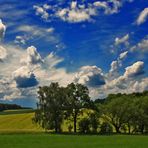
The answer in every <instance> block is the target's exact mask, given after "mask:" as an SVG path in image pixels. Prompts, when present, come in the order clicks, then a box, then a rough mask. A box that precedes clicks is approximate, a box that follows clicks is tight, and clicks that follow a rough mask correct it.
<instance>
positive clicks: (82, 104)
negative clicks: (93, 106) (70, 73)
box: [66, 83, 91, 132]
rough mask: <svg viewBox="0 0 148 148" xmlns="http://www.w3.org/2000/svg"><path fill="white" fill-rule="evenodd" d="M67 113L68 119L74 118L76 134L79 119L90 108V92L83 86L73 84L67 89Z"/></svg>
mask: <svg viewBox="0 0 148 148" xmlns="http://www.w3.org/2000/svg"><path fill="white" fill-rule="evenodd" d="M66 95H67V101H68V106H67V112H66V118H69V117H72V120H73V125H74V132H76V131H77V118H78V116H79V115H80V114H82V112H83V109H84V108H89V105H90V102H91V101H90V97H89V90H88V88H87V87H86V86H83V85H82V84H74V83H71V84H69V85H68V86H67V88H66Z"/></svg>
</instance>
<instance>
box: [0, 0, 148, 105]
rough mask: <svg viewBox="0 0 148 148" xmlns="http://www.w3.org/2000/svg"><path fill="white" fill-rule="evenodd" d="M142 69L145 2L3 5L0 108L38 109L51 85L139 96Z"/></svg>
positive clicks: (147, 46)
mask: <svg viewBox="0 0 148 148" xmlns="http://www.w3.org/2000/svg"><path fill="white" fill-rule="evenodd" d="M147 63H148V1H147V0H24V1H20V0H0V102H1V103H16V104H19V105H22V106H28V107H35V106H36V102H37V90H38V87H39V86H44V85H50V83H51V82H58V83H59V84H60V86H64V87H66V86H67V84H69V83H71V82H74V83H81V84H83V85H85V86H87V87H88V88H89V92H90V97H91V99H93V100H95V99H98V98H100V99H102V98H105V97H106V96H107V95H108V94H110V93H133V92H142V91H144V90H148V64H147Z"/></svg>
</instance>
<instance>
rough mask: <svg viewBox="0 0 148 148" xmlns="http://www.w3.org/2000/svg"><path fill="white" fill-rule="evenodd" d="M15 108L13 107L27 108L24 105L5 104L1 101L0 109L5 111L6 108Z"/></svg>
mask: <svg viewBox="0 0 148 148" xmlns="http://www.w3.org/2000/svg"><path fill="white" fill-rule="evenodd" d="M11 109H12V110H13V109H26V107H22V106H20V105H17V104H3V103H0V111H4V110H11Z"/></svg>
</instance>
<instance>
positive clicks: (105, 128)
mask: <svg viewBox="0 0 148 148" xmlns="http://www.w3.org/2000/svg"><path fill="white" fill-rule="evenodd" d="M100 128H101V130H100V133H101V134H111V133H113V127H112V126H111V125H110V124H109V123H107V122H103V123H102V124H101V127H100Z"/></svg>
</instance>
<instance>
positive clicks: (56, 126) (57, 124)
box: [55, 120, 58, 133]
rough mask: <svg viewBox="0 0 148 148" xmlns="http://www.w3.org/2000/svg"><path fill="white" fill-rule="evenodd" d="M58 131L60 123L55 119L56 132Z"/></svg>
mask: <svg viewBox="0 0 148 148" xmlns="http://www.w3.org/2000/svg"><path fill="white" fill-rule="evenodd" d="M57 132H58V124H57V120H55V133H57Z"/></svg>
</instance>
